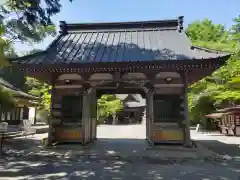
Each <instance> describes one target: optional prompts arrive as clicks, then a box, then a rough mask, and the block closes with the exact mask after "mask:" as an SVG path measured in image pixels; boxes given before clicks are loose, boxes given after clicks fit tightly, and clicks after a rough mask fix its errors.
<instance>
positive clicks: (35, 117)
mask: <svg viewBox="0 0 240 180" xmlns="http://www.w3.org/2000/svg"><path fill="white" fill-rule="evenodd" d="M36 123H37V107H35V111H34V124H36Z"/></svg>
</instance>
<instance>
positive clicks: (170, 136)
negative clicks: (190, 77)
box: [49, 72, 190, 145]
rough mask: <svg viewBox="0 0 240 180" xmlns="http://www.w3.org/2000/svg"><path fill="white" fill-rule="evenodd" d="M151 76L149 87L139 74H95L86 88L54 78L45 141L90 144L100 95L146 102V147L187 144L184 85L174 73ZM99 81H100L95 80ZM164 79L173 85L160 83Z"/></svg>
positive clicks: (71, 78) (67, 77)
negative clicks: (132, 96) (139, 97)
mask: <svg viewBox="0 0 240 180" xmlns="http://www.w3.org/2000/svg"><path fill="white" fill-rule="evenodd" d="M155 74H156V75H155V83H154V84H153V86H152V85H151V84H150V83H149V80H148V79H147V77H146V76H145V75H144V74H143V73H122V75H120V73H112V74H110V73H95V74H92V75H91V76H90V77H89V79H88V81H87V82H88V84H87V86H86V83H83V80H82V77H81V76H80V75H79V74H74V73H72V74H62V75H60V76H58V77H57V79H56V81H55V84H54V85H53V87H54V88H53V90H52V116H53V119H52V125H51V130H52V131H51V132H50V134H49V140H50V141H51V142H79V143H81V144H83V145H85V144H87V143H89V142H92V141H93V140H95V139H96V125H97V123H96V121H97V118H96V115H97V112H96V110H97V107H96V105H97V98H98V97H100V95H101V94H111V93H112V94H128V93H129V94H131V93H139V94H141V95H142V96H143V97H144V98H146V126H147V127H146V136H147V140H148V141H149V143H151V144H152V143H180V144H184V143H187V141H189V140H190V137H189V133H188V132H189V125H188V124H187V123H185V125H184V119H185V117H186V116H185V113H186V111H185V107H187V105H186V104H185V103H186V101H185V98H187V96H185V92H186V91H185V89H186V85H184V82H182V80H183V79H182V78H181V75H180V74H178V73H175V72H160V73H155ZM116 76H118V78H117V79H118V80H117V81H116V80H114V77H115V78H116ZM99 77H102V79H101V80H97V79H99ZM111 78H112V79H111ZM166 78H168V81H173V82H174V83H172V84H171V85H169V84H168V83H164V81H165V79H166ZM184 79H185V78H184ZM85 82H86V81H85ZM185 84H186V83H185Z"/></svg>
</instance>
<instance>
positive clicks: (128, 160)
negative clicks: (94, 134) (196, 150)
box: [0, 125, 240, 180]
mask: <svg viewBox="0 0 240 180" xmlns="http://www.w3.org/2000/svg"><path fill="white" fill-rule="evenodd" d="M143 130H144V127H142V126H139V125H132V126H118V125H116V126H110V127H107V126H101V127H99V128H98V133H100V134H98V136H100V137H101V141H98V142H97V143H98V144H97V143H96V145H98V149H99V150H100V152H98V153H99V154H103V153H104V152H107V153H108V154H110V155H111V154H113V156H97V155H96V156H94V153H93V152H91V154H92V155H91V156H84V155H81V154H78V153H76V154H69V153H68V152H66V153H54V152H53V151H47V150H41V151H39V148H37V147H36V146H37V145H39V144H40V141H41V139H42V138H43V137H46V136H47V134H41V135H34V136H33V137H31V136H30V137H28V138H26V139H24V138H18V139H17V141H15V143H14V145H13V147H14V148H13V147H12V149H15V151H12V152H9V153H8V155H7V156H2V157H1V158H0V180H11V179H14V180H23V179H28V180H33V179H34V180H43V179H44V180H45V179H49V180H54V179H60V180H61V179H63V180H69V179H70V180H71V179H77V180H79V179H86V180H100V179H103V180H112V179H119V180H120V179H123V180H141V179H143V180H157V179H158V180H159V179H162V180H186V179H194V180H198V179H199V180H217V179H218V180H219V179H222V180H239V177H240V165H239V164H238V163H232V161H222V160H221V159H220V160H217V159H195V160H194V159H189V158H177V157H174V158H172V159H171V158H158V159H153V158H147V157H148V156H147V155H145V156H144V155H142V158H136V156H129V157H127V156H117V155H116V154H115V153H117V152H120V153H122V154H129V153H130V154H131V153H135V152H134V149H135V150H136V151H140V152H144V151H142V150H144V149H145V147H146V144H145V143H144V142H145V141H144V138H145V135H144V134H143V133H142V132H145V131H143ZM192 135H193V137H194V134H192ZM116 136H117V137H118V139H117V140H114V138H116ZM200 137H201V135H196V134H195V139H198V140H201V138H200ZM206 137H207V136H206ZM206 137H205V136H202V139H203V140H204V139H205V140H206V139H207V138H206ZM33 146H35V147H33ZM27 147H31V148H32V149H31V148H30V149H29V148H27ZM34 148H35V150H36V151H35V152H32V153H30V152H31V150H34ZM74 151H79V150H74ZM161 152H164V153H169V151H161ZM177 153H178V152H177ZM177 153H176V154H177ZM115 155H116V156H115Z"/></svg>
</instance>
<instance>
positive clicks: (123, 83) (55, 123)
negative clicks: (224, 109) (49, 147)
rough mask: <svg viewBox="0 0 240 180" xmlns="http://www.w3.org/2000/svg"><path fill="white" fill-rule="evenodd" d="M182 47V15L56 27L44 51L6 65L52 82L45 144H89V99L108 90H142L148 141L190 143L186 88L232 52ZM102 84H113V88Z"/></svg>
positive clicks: (185, 43)
mask: <svg viewBox="0 0 240 180" xmlns="http://www.w3.org/2000/svg"><path fill="white" fill-rule="evenodd" d="M189 42H190V41H189V39H188V37H187V36H186V34H185V32H184V31H183V16H180V17H179V18H178V19H173V20H160V21H139V22H116V23H90V24H88V23H85V24H67V23H66V22H61V23H60V33H59V36H58V37H57V38H56V39H55V40H54V41H53V43H51V45H50V46H49V47H48V48H47V49H46V50H44V51H42V52H38V53H35V54H32V55H27V56H24V57H18V58H15V59H12V60H11V62H13V66H12V68H17V69H20V70H21V71H24V72H25V73H26V74H27V75H28V76H32V77H35V78H37V79H39V80H43V81H45V82H47V83H49V84H51V85H52V107H51V113H52V121H51V124H50V128H49V129H50V130H49V144H52V142H54V141H60V142H79V143H82V144H86V143H88V142H90V141H93V140H94V139H95V138H96V112H95V111H96V103H91V102H96V99H94V98H96V97H97V96H99V93H100V94H101V93H110V91H111V89H112V91H114V93H116V91H119V90H120V89H121V91H122V92H124V91H125V93H132V94H136V93H137V92H138V91H139V89H141V91H144V92H143V93H142V92H140V93H141V94H143V95H144V97H145V98H146V101H147V108H148V109H147V113H146V115H147V122H148V123H147V139H148V141H149V142H151V143H162V142H171V143H182V144H186V145H188V146H189V145H191V141H190V129H189V118H188V102H187V101H188V97H187V93H188V92H187V91H188V88H187V87H188V85H190V84H192V83H194V82H196V81H198V80H200V79H201V78H203V77H205V76H208V75H210V74H211V73H212V72H213V71H214V70H216V69H218V68H219V67H220V66H221V65H223V64H224V63H225V62H226V60H227V59H228V58H229V57H230V55H231V54H229V53H226V52H218V51H215V50H211V49H206V48H201V47H198V46H193V45H191V44H190V43H189ZM106 83H114V84H115V85H114V86H115V87H114V88H115V89H114V88H113V87H110V88H109V87H108V85H106ZM101 84H102V86H101ZM103 84H105V85H103ZM130 84H131V85H130ZM136 84H138V85H136ZM99 86H101V87H99ZM95 94H96V95H95Z"/></svg>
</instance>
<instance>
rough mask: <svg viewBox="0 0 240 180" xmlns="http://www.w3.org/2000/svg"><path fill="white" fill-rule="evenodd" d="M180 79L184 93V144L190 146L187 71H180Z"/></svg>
mask: <svg viewBox="0 0 240 180" xmlns="http://www.w3.org/2000/svg"><path fill="white" fill-rule="evenodd" d="M182 80H183V84H184V89H183V94H184V121H183V124H184V144H185V146H188V147H190V146H191V144H192V143H191V137H190V120H189V116H188V75H187V72H185V73H182Z"/></svg>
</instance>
